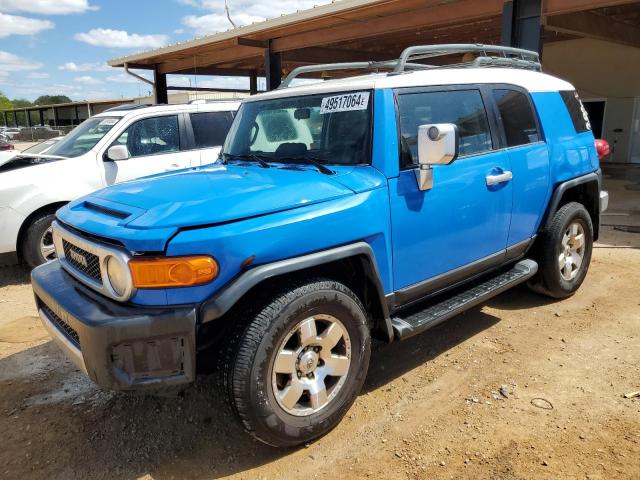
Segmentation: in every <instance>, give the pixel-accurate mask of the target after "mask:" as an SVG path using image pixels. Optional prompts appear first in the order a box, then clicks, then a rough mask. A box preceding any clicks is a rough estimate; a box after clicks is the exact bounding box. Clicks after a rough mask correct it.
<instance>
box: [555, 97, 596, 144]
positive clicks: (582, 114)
mask: <svg viewBox="0 0 640 480" xmlns="http://www.w3.org/2000/svg"><path fill="white" fill-rule="evenodd" d="M560 96H561V97H562V101H563V102H564V104H565V105H566V107H567V110H568V111H569V116H570V117H571V121H572V122H573V127H574V128H575V129H576V132H577V133H582V132H588V131H589V130H591V122H589V115H588V114H587V110H586V109H585V108H584V105H582V102H581V101H580V97H579V96H578V93H577V92H576V91H575V90H564V91H562V92H560Z"/></svg>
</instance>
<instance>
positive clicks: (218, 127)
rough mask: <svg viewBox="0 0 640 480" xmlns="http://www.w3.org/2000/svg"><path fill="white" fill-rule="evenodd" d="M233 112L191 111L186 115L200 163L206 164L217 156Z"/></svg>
mask: <svg viewBox="0 0 640 480" xmlns="http://www.w3.org/2000/svg"><path fill="white" fill-rule="evenodd" d="M233 114H234V112H231V111H223V112H202V111H200V112H193V113H189V114H188V117H189V120H190V122H191V129H192V132H193V141H194V145H195V148H196V149H198V150H199V152H200V153H199V155H198V157H199V162H200V165H208V164H210V163H213V162H215V161H216V159H217V158H218V154H219V153H220V149H221V148H222V145H223V144H224V140H225V138H227V133H228V132H229V128H231V123H232V122H233V116H234V115H233Z"/></svg>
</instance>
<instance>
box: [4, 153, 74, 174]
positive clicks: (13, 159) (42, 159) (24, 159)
mask: <svg viewBox="0 0 640 480" xmlns="http://www.w3.org/2000/svg"><path fill="white" fill-rule="evenodd" d="M65 159H66V158H65V157H59V156H56V155H46V154H37V155H31V154H24V153H20V152H15V153H14V154H13V155H11V156H6V157H5V156H0V172H8V171H9V170H17V169H19V168H25V167H33V166H36V165H42V164H44V163H50V162H55V161H58V160H65Z"/></svg>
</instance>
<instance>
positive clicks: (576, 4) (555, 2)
mask: <svg viewBox="0 0 640 480" xmlns="http://www.w3.org/2000/svg"><path fill="white" fill-rule="evenodd" d="M632 3H637V0H545V2H544V6H543V13H544V14H545V15H559V14H561V13H573V12H584V11H585V10H593V9H594V8H605V7H617V6H620V5H629V4H632Z"/></svg>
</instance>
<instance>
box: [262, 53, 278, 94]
mask: <svg viewBox="0 0 640 480" xmlns="http://www.w3.org/2000/svg"><path fill="white" fill-rule="evenodd" d="M264 70H265V77H266V78H267V91H269V90H275V89H276V88H278V87H279V86H280V83H281V82H282V56H281V55H280V53H276V52H274V51H273V50H272V48H271V44H269V48H266V49H265V50H264Z"/></svg>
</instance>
